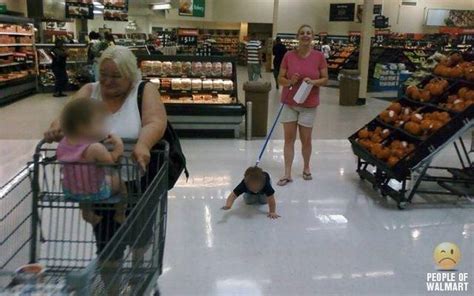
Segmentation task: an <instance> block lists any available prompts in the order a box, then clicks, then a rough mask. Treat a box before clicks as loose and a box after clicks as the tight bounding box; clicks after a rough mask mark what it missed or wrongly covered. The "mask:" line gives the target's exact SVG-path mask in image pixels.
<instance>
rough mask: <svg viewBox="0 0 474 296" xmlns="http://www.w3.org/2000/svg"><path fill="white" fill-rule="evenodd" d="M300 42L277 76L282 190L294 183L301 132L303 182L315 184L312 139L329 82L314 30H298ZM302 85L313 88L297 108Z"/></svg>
mask: <svg viewBox="0 0 474 296" xmlns="http://www.w3.org/2000/svg"><path fill="white" fill-rule="evenodd" d="M297 38H298V42H299V44H298V47H297V48H296V49H294V50H292V51H290V52H287V53H286V54H285V57H284V58H283V61H282V63H281V67H280V75H279V76H278V82H279V83H280V85H282V86H283V92H282V96H281V101H282V103H283V104H284V105H285V106H284V107H283V112H282V116H281V122H282V123H283V130H284V134H285V146H284V157H285V174H284V175H283V177H282V178H281V179H280V180H279V181H278V183H277V184H278V185H280V186H285V185H286V184H288V183H289V182H292V181H293V179H292V176H291V167H292V165H293V158H294V154H295V141H296V134H297V131H298V130H299V133H300V140H301V145H302V149H301V150H302V151H301V152H302V154H303V160H304V167H303V179H304V180H307V181H308V180H312V175H311V169H310V159H311V152H312V145H311V140H312V139H311V136H312V132H313V125H314V120H315V118H316V110H317V107H318V105H319V88H320V87H321V86H324V85H326V84H327V81H328V68H327V64H326V59H325V58H324V54H323V53H322V52H320V51H317V50H314V49H313V46H312V42H313V39H314V32H313V29H312V28H311V26H309V25H302V26H301V27H300V28H299V29H298V33H297ZM303 81H305V82H307V83H309V84H310V85H313V87H312V89H311V92H310V93H309V95H308V97H307V98H306V100H305V101H304V102H303V103H301V104H298V103H296V102H295V101H294V99H293V98H294V96H295V94H296V92H297V91H298V88H299V87H300V85H301V83H302V82H303Z"/></svg>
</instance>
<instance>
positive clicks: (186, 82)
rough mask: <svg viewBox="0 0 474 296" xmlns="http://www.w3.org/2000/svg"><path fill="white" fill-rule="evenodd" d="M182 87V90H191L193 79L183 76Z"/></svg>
mask: <svg viewBox="0 0 474 296" xmlns="http://www.w3.org/2000/svg"><path fill="white" fill-rule="evenodd" d="M181 89H182V90H191V79H190V78H182V79H181Z"/></svg>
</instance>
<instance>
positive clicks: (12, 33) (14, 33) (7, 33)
mask: <svg viewBox="0 0 474 296" xmlns="http://www.w3.org/2000/svg"><path fill="white" fill-rule="evenodd" d="M0 35H12V36H33V34H32V33H19V32H0Z"/></svg>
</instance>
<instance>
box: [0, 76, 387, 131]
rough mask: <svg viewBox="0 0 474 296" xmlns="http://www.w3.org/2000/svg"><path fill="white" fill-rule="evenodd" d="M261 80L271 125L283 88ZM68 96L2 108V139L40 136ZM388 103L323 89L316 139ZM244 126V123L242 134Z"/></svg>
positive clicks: (241, 97)
mask: <svg viewBox="0 0 474 296" xmlns="http://www.w3.org/2000/svg"><path fill="white" fill-rule="evenodd" d="M262 76H263V78H262V80H263V81H269V82H271V83H272V90H271V91H270V94H269V98H270V99H269V115H268V126H269V127H270V125H271V123H272V122H273V119H274V117H275V115H276V113H277V111H278V108H279V104H280V103H279V102H280V91H281V90H280V91H277V90H276V89H275V81H274V79H273V74H271V73H267V72H264V73H262ZM237 77H238V83H239V86H240V87H239V94H238V96H239V100H240V101H241V102H244V101H245V94H244V92H243V90H242V87H243V83H244V82H245V81H246V80H247V69H246V68H245V67H238V75H237ZM66 100H67V99H66V98H53V97H52V95H51V94H49V93H48V94H43V93H40V94H36V95H33V96H31V97H28V98H25V99H23V100H21V101H18V102H15V103H13V104H10V105H8V106H5V107H1V108H0V118H2V126H1V128H0V140H1V139H39V138H40V137H41V135H42V133H43V132H44V130H45V129H46V128H47V127H48V126H49V124H50V122H51V120H53V118H55V117H56V116H57V115H58V114H59V112H60V110H61V108H62V106H63V104H64V102H66ZM387 105H388V102H386V101H382V100H378V99H368V101H367V105H365V106H354V107H342V106H339V89H336V88H327V87H323V88H321V106H320V108H319V110H318V114H317V119H316V124H315V132H314V136H315V138H317V139H344V138H347V137H348V136H349V135H350V134H351V133H352V132H353V131H354V129H355V127H357V126H362V125H363V124H365V123H366V122H367V120H368V119H369V118H372V117H374V116H375V115H376V114H378V113H379V112H380V110H382V109H383V108H384V107H385V106H387ZM243 131H244V127H243V125H242V135H243ZM274 139H283V133H282V129H281V128H279V129H277V130H276V131H275V134H274Z"/></svg>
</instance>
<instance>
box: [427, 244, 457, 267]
mask: <svg viewBox="0 0 474 296" xmlns="http://www.w3.org/2000/svg"><path fill="white" fill-rule="evenodd" d="M433 259H434V261H435V263H436V265H437V266H438V269H440V270H452V269H454V268H455V267H456V265H458V263H459V260H460V259H461V251H460V250H459V248H458V246H456V245H455V244H453V243H449V242H444V243H441V244H439V245H437V246H436V248H435V249H434V252H433Z"/></svg>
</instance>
